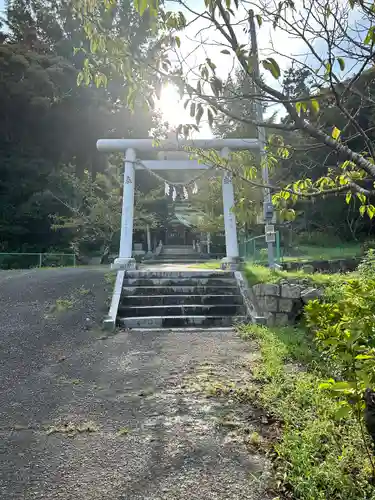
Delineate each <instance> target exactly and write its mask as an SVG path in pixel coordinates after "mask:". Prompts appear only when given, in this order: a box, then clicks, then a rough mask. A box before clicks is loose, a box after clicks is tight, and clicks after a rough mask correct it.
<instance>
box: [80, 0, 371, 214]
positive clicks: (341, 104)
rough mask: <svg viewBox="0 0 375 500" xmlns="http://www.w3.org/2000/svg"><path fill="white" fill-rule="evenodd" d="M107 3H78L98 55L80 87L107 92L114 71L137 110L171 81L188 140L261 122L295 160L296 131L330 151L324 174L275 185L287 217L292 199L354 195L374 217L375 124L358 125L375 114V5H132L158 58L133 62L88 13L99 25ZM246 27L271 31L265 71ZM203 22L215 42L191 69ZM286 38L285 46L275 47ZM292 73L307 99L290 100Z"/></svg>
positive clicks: (213, 0) (201, 50)
mask: <svg viewBox="0 0 375 500" xmlns="http://www.w3.org/2000/svg"><path fill="white" fill-rule="evenodd" d="M76 1H77V0H76ZM101 1H102V0H96V1H94V2H92V1H90V2H88V1H87V0H86V1H83V2H80V3H78V2H77V3H76V10H77V15H78V16H80V17H81V19H82V21H83V22H84V25H85V26H86V32H87V36H88V37H89V39H90V40H91V49H92V50H91V54H89V53H88V52H87V53H86V55H87V58H86V60H85V63H84V65H83V68H82V74H81V76H79V79H80V80H81V81H82V82H85V83H87V82H88V81H91V80H94V82H96V84H97V85H99V86H100V85H103V86H106V85H107V80H106V79H105V78H104V77H101V76H100V75H101V70H102V68H103V67H104V66H107V67H108V65H110V66H111V67H113V68H114V69H113V71H116V72H121V73H123V74H124V75H125V77H126V79H127V90H126V91H127V93H128V94H127V95H128V98H127V103H128V106H129V107H130V108H132V107H133V106H134V103H135V102H136V100H139V99H143V100H144V101H145V103H147V105H148V106H151V107H152V106H154V98H155V97H157V96H158V93H159V91H160V85H162V84H163V83H164V82H172V83H174V84H175V85H176V86H177V87H178V88H179V89H180V94H181V95H182V96H185V108H186V109H188V111H189V114H190V117H191V118H192V119H193V120H194V122H195V123H193V124H182V125H181V126H180V127H179V129H178V130H177V133H183V134H185V135H186V134H189V133H190V132H191V131H192V130H194V129H196V127H199V125H200V124H201V122H202V120H203V119H205V120H207V122H208V123H209V125H210V126H211V127H214V126H215V123H216V121H217V120H218V119H219V118H220V117H221V116H226V117H227V118H228V119H230V120H232V121H233V122H237V123H241V124H243V125H244V126H245V125H246V126H253V127H257V126H264V127H265V128H267V129H268V130H269V129H272V131H273V132H275V131H277V132H278V133H279V134H280V135H282V136H283V137H284V142H285V144H286V146H285V149H287V150H288V152H289V156H291V155H293V154H294V149H293V144H292V141H289V140H288V138H289V137H290V134H292V133H294V134H295V135H297V136H298V137H300V138H302V139H301V140H303V139H304V140H306V142H307V143H308V144H311V142H313V143H314V145H315V146H316V147H318V146H320V147H321V148H323V149H324V150H325V151H327V159H326V172H325V174H324V175H321V176H320V177H319V178H318V179H316V178H312V177H309V176H306V175H304V174H302V173H301V177H300V179H299V180H298V181H295V182H294V183H293V185H290V184H284V185H283V184H282V182H279V183H278V184H277V185H276V184H272V183H271V187H272V188H273V189H274V193H275V196H274V201H275V203H277V204H279V205H281V206H282V208H286V210H289V212H288V213H289V215H290V214H292V212H291V211H290V210H292V209H291V207H290V205H291V204H293V203H294V202H295V196H297V197H300V196H303V197H316V196H319V195H328V194H345V193H346V194H347V195H346V198H345V199H346V201H347V202H348V203H350V202H351V201H352V200H353V198H354V197H356V199H357V200H359V202H360V213H361V215H364V214H367V215H368V216H369V217H372V216H373V215H374V208H373V205H372V203H371V197H372V196H373V195H374V194H375V192H374V185H373V184H374V181H375V166H374V156H375V150H374V146H373V141H372V135H371V134H372V127H371V123H367V124H366V125H365V126H364V125H363V123H362V122H363V120H362V119H361V116H362V115H361V113H362V110H365V109H369V108H371V109H373V107H374V104H375V100H374V98H373V96H372V92H371V90H370V89H372V86H371V85H372V81H373V79H374V73H373V69H372V68H373V60H374V57H375V53H374V44H375V30H374V27H373V22H374V20H375V19H374V17H375V13H374V10H373V8H372V4H371V2H368V3H367V2H362V1H359V0H351V2H349V3H348V4H346V3H345V2H344V3H336V4H334V5H332V3H331V2H329V1H328V0H308V2H307V3H306V2H304V3H303V5H299V4H298V5H297V4H295V3H294V2H293V1H292V0H285V1H281V2H274V3H273V2H272V1H271V2H264V3H263V1H261V3H260V4H259V11H258V12H255V13H254V12H253V11H251V10H250V11H249V10H248V4H247V3H245V2H240V1H239V0H225V1H223V0H205V2H204V8H203V9H201V10H196V9H195V8H194V7H193V6H191V5H190V3H186V2H185V1H184V0H178V2H177V3H178V5H179V7H180V11H179V12H178V11H177V12H176V10H174V11H168V10H167V9H166V6H165V5H159V4H158V2H156V1H155V0H151V1H150V0H142V1H140V0H137V1H135V2H134V4H133V6H134V9H135V11H136V12H137V13H138V15H139V16H140V18H141V19H143V20H144V21H145V22H147V23H148V24H149V27H150V30H151V31H153V32H154V33H155V38H154V40H153V49H152V51H151V52H152V54H151V55H150V53H149V54H148V56H147V57H146V58H145V57H143V54H141V53H140V54H139V55H136V56H135V57H134V56H133V55H131V54H130V52H129V51H128V49H127V47H128V46H129V44H130V38H126V37H125V38H121V37H117V36H114V35H113V34H112V33H110V34H108V32H106V31H105V30H103V29H101V26H100V24H99V23H95V21H92V20H90V21H88V17H90V19H92V18H94V20H95V15H96V14H97V12H98V11H100V10H101V9H102V8H103V4H102V3H101ZM104 8H105V9H106V10H107V11H108V13H110V12H112V11H113V10H114V9H116V8H117V2H116V0H111V1H110V2H108V0H106V1H105V3H104ZM356 16H358V17H360V18H361V19H362V21H361V24H359V23H356V22H355V20H354V21H353V19H354V18H355V17H356ZM249 21H250V25H251V26H253V28H254V29H255V28H256V27H257V29H259V30H263V29H268V30H271V42H270V45H269V47H268V49H267V55H266V56H261V60H260V61H259V63H260V68H261V69H262V71H263V73H262V74H259V73H258V71H257V70H256V68H257V65H256V59H255V58H256V57H257V55H256V47H255V46H254V43H253V44H251V43H249V42H246V39H244V36H243V32H245V33H246V34H248V31H249ZM202 23H205V25H206V28H205V31H207V33H214V34H215V35H214V38H215V40H214V42H212V43H211V42H209V41H208V39H207V38H204V37H203V38H202V37H201V38H200V39H199V41H198V42H197V48H196V49H195V50H193V52H194V57H195V59H198V64H195V65H194V66H192V65H189V64H190V63H189V57H188V55H186V54H187V52H188V51H189V50H190V49H188V48H187V47H186V42H187V41H189V35H188V34H187V33H194V27H195V26H196V32H199V33H201V25H202ZM363 26H367V28H366V29H363ZM156 33H158V34H157V35H156ZM280 34H282V35H283V40H284V43H283V44H280V43H279V44H278V43H277V39H278V38H277V37H278V36H280ZM197 36H198V34H197ZM199 36H200V35H199ZM252 40H253V41H254V38H252ZM285 40H287V42H285ZM293 40H294V41H296V43H295V45H296V47H297V46H298V48H299V47H300V49H299V52H298V50H297V49H296V51H294V52H293V51H291V50H290V49H291V46H292V44H293ZM211 45H214V46H216V47H217V48H218V49H219V53H220V58H225V59H226V60H227V61H228V65H229V66H230V67H235V68H237V70H238V69H239V70H240V71H241V72H242V74H243V75H244V77H245V78H246V79H247V82H248V83H247V86H246V88H243V89H242V92H241V93H240V94H237V95H233V94H230V93H228V88H229V87H228V86H229V85H230V82H231V75H229V76H228V77H227V78H223V76H222V71H220V72H219V71H218V64H219V63H220V65H221V66H222V61H221V60H219V59H220V58H218V56H217V55H216V56H215V54H216V52H213V53H212V54H211V51H210V47H211ZM252 45H253V46H252ZM93 46H94V49H95V50H93ZM319 46H324V50H319ZM189 47H190V45H189ZM260 53H261V54H263V53H264V51H261V52H260ZM306 53H308V54H309V57H308V58H307V59H306V57H304V55H305V54H306ZM200 57H201V60H199V58H200ZM230 61H232V62H230ZM290 68H293V70H294V71H303V72H305V74H306V78H307V79H308V83H309V84H308V85H307V86H306V87H305V89H304V91H303V92H302V93H293V94H291V93H290V92H289V91H288V89H287V88H286V85H285V81H286V78H287V75H288V71H289V69H290ZM105 74H106V73H105ZM109 78H110V75H109ZM152 78H153V80H154V84H153V83H152ZM155 78H156V80H157V84H155ZM150 82H151V83H150ZM259 100H261V101H262V103H263V104H264V105H265V106H268V107H270V108H271V106H274V107H275V106H276V109H277V114H278V121H276V120H272V122H270V121H268V120H264V121H263V122H259V121H258V120H257V119H256V118H255V115H254V113H252V112H249V110H251V109H253V107H254V105H255V103H256V102H258V101H259ZM239 101H241V102H247V103H248V105H247V106H244V107H243V108H244V109H241V110H240V111H239V110H238V109H236V106H235V103H237V102H239ZM332 107H335V109H337V110H338V113H339V117H338V121H337V123H331V121H330V119H329V114H330V110H331V109H332ZM237 108H238V106H237ZM285 139H286V140H285ZM267 154H268V156H269V161H271V162H273V161H277V162H279V163H280V161H283V160H285V158H284V159H279V158H278V157H277V155H274V154H273V152H272V148H270V149H269V150H268V151H267ZM245 177H246V176H245ZM286 193H288V194H286Z"/></svg>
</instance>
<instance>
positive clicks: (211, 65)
mask: <svg viewBox="0 0 375 500" xmlns="http://www.w3.org/2000/svg"><path fill="white" fill-rule="evenodd" d="M206 63H207V64H208V66H209V67H210V68H211V71H212V72H213V73H215V69H216V64H215V63H213V62H212V61H211V59H210V58H209V57H207V59H206Z"/></svg>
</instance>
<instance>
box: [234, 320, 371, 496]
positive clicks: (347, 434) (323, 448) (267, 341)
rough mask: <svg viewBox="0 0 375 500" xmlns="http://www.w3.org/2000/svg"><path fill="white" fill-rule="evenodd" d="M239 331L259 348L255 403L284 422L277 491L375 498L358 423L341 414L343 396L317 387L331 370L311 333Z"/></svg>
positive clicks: (276, 457) (253, 328) (277, 463)
mask: <svg viewBox="0 0 375 500" xmlns="http://www.w3.org/2000/svg"><path fill="white" fill-rule="evenodd" d="M240 333H241V336H242V338H244V339H245V340H246V339H251V340H252V341H254V340H255V341H256V342H257V344H258V345H259V349H260V352H261V359H260V360H259V361H258V362H257V363H256V364H255V366H254V369H253V373H252V375H253V377H254V379H255V380H256V382H257V383H258V384H259V387H260V388H261V390H259V391H258V392H257V397H256V400H255V401H254V403H255V404H257V405H259V406H261V407H262V408H263V409H264V410H265V411H267V412H268V413H269V414H271V415H272V416H273V417H274V418H276V419H277V420H278V421H279V422H280V425H281V426H282V434H281V438H280V439H279V441H278V442H275V443H274V446H273V457H274V468H275V484H274V487H275V489H276V490H277V492H278V494H280V493H281V494H284V495H285V496H286V497H287V498H298V499H301V500H326V499H330V500H344V499H345V500H360V499H375V489H374V486H373V485H372V483H371V481H370V478H371V466H370V463H369V459H368V457H367V455H366V452H365V449H364V447H363V442H362V438H361V432H360V428H359V425H358V423H357V422H356V421H355V420H352V419H350V418H346V420H342V419H341V420H340V419H338V418H337V414H338V410H339V408H340V403H339V401H338V400H336V399H335V398H334V397H332V396H331V395H329V394H328V393H327V392H325V391H322V390H321V389H319V383H320V381H321V380H322V378H325V377H327V376H329V373H328V372H329V369H328V367H327V365H326V364H324V363H323V361H322V359H321V357H320V355H319V353H318V352H317V351H316V349H315V347H314V343H313V341H312V339H311V338H310V336H309V334H308V333H307V332H306V331H304V330H303V329H296V328H291V327H289V328H274V329H271V328H265V327H259V326H255V325H251V326H244V327H242V329H241V332H240ZM252 383H254V382H253V381H252Z"/></svg>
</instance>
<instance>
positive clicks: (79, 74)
mask: <svg viewBox="0 0 375 500" xmlns="http://www.w3.org/2000/svg"><path fill="white" fill-rule="evenodd" d="M83 78H84V76H83V71H80V72H79V73H78V75H77V86H78V87H79V86H80V85H81V83H82V82H83Z"/></svg>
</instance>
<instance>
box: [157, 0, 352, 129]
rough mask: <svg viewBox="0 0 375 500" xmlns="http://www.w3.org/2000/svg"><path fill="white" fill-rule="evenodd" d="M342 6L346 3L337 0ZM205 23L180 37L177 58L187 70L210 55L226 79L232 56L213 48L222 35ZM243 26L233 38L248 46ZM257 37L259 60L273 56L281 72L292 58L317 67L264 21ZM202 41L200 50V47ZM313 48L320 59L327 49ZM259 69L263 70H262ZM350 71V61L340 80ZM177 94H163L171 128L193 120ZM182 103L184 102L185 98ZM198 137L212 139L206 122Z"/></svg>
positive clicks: (198, 5) (197, 2) (198, 1)
mask: <svg viewBox="0 0 375 500" xmlns="http://www.w3.org/2000/svg"><path fill="white" fill-rule="evenodd" d="M338 1H339V2H340V1H341V2H342V3H343V4H345V2H346V0H338ZM187 3H188V5H189V7H190V8H191V9H192V10H195V11H197V12H202V11H204V9H205V7H204V2H203V1H202V0H188V2H187ZM295 5H296V8H297V9H298V8H300V9H301V12H302V13H303V14H304V11H303V8H302V0H295ZM166 8H167V9H170V10H181V7H180V5H179V4H177V3H176V2H173V1H168V2H167V4H166ZM253 8H254V11H255V14H258V13H260V14H261V9H260V8H258V9H257V8H256V7H254V6H253ZM184 14H185V16H186V18H187V20H188V21H190V20H191V19H192V18H193V15H192V14H191V13H189V12H187V11H186V10H185V11H184ZM236 18H237V19H238V20H240V19H241V20H242V19H245V18H246V12H245V11H242V12H239V14H238V15H237V16H236ZM358 19H359V15H358V12H357V11H355V10H354V11H353V12H351V14H350V23H351V24H353V23H355V22H356V21H358ZM206 23H207V21H204V20H202V19H198V20H196V21H194V23H192V24H191V25H190V26H189V27H188V28H187V29H186V30H185V31H184V32H183V33H182V34H181V35H180V38H181V48H180V50H179V52H180V58H187V63H186V67H190V68H192V67H196V66H197V64H199V63H200V62H203V61H204V60H205V58H206V57H207V56H209V57H210V58H211V59H212V60H213V62H214V63H215V64H216V66H217V70H216V71H217V73H218V75H219V76H220V77H222V78H224V79H225V78H226V77H227V76H228V74H229V73H230V72H231V70H232V69H233V59H234V58H233V56H230V55H223V54H222V53H221V50H222V49H223V48H224V47H223V46H221V47H216V46H214V45H213V44H214V43H215V42H223V41H224V40H223V39H222V38H221V35H220V34H218V33H217V32H216V30H215V29H214V28H212V27H211V28H210V29H206V28H207V24H206ZM242 27H243V26H239V27H237V28H236V35H237V37H238V39H239V41H240V43H246V44H247V43H248V34H247V33H243V31H242ZM257 37H258V48H259V58H260V60H262V59H264V58H266V57H269V56H273V57H275V58H276V59H277V62H278V63H279V65H280V68H281V73H283V71H284V70H285V69H287V68H288V67H290V65H291V61H290V58H291V57H294V58H295V59H297V60H299V61H304V62H306V63H310V64H311V65H313V66H314V67H317V64H316V63H317V62H316V60H315V58H313V56H312V55H311V54H309V51H308V50H307V47H306V46H305V44H304V42H303V41H302V40H301V39H298V38H292V37H291V36H290V35H289V34H287V33H286V32H285V31H282V30H280V29H276V30H274V29H273V27H272V26H271V25H270V24H267V23H266V22H263V24H262V26H261V27H260V28H259V27H258V26H257ZM202 42H203V45H204V46H203V47H202V46H201V45H202ZM274 48H275V49H276V50H277V51H278V52H281V53H282V54H283V55H284V56H281V55H280V54H278V55H275V53H274ZM314 48H315V49H316V50H317V51H318V52H319V53H320V54H321V55H323V56H325V57H326V55H325V53H326V47H325V46H324V43H322V40H319V39H318V40H316V41H314ZM261 69H262V68H261ZM352 71H353V64H351V62H350V61H347V69H346V70H345V72H347V74H345V72H344V73H342V75H340V76H342V78H345V77H347V76H348V73H349V74H350V72H352ZM264 77H265V80H266V82H267V83H268V84H269V85H270V86H272V87H274V88H280V85H279V83H278V82H277V81H276V80H275V79H274V78H273V77H272V76H271V74H270V73H269V72H265V73H264ZM190 78H191V80H192V81H193V80H194V78H196V77H195V76H194V73H193V72H190ZM178 99H179V98H178V95H177V92H176V90H174V89H173V87H169V88H168V89H166V90H165V91H164V92H163V94H162V99H161V109H162V110H163V112H164V117H165V119H166V120H168V121H169V122H170V124H171V125H174V126H175V125H177V124H179V123H191V122H192V119H191V118H190V116H189V114H188V112H187V111H185V110H184V108H183V105H182V102H181V103H178ZM184 100H185V99H184ZM274 111H277V112H278V113H279V115H281V114H283V108H282V106H280V105H274V106H273V108H270V110H269V114H271V113H273V112H274ZM199 136H200V137H212V133H211V131H210V129H209V127H208V124H207V123H202V126H201V131H200V134H199Z"/></svg>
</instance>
